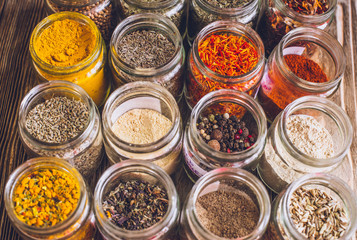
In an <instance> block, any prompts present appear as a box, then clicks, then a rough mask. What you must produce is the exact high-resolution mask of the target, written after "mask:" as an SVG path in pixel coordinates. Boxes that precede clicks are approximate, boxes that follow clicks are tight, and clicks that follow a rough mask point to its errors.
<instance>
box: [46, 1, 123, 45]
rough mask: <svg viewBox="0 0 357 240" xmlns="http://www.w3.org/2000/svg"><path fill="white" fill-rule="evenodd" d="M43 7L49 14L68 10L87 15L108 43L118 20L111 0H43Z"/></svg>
mask: <svg viewBox="0 0 357 240" xmlns="http://www.w3.org/2000/svg"><path fill="white" fill-rule="evenodd" d="M45 7H46V10H47V13H48V14H49V15H50V14H53V13H56V12H63V11H70V12H79V13H82V14H84V15H86V16H88V17H89V18H90V19H92V20H93V22H94V23H95V24H96V25H97V27H98V28H99V31H100V33H101V34H102V37H103V39H104V41H105V42H106V43H109V40H110V38H111V36H112V33H113V31H114V28H115V26H116V25H117V22H118V16H117V12H116V9H115V7H114V6H113V3H112V0H76V1H69V0H45Z"/></svg>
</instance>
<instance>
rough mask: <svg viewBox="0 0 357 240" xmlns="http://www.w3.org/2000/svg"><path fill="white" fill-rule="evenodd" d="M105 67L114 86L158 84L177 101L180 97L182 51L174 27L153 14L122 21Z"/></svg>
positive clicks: (180, 40)
mask: <svg viewBox="0 0 357 240" xmlns="http://www.w3.org/2000/svg"><path fill="white" fill-rule="evenodd" d="M109 66H110V68H111V70H112V73H113V76H114V87H115V88H118V87H119V86H121V85H123V84H125V83H128V82H136V81H149V82H154V83H157V84H160V85H161V86H163V87H165V88H166V89H167V90H169V92H170V93H171V94H172V95H173V96H174V97H175V98H176V100H179V99H180V98H181V96H182V91H183V84H184V79H185V78H184V70H185V50H184V48H183V43H182V38H181V35H180V33H179V31H178V30H177V28H176V26H175V25H174V24H173V23H172V21H170V20H169V19H167V18H165V17H163V16H160V15H156V14H153V13H145V14H137V15H134V16H130V17H128V18H126V19H125V20H123V21H122V22H121V23H120V24H119V25H118V26H117V27H116V29H115V31H114V33H113V36H112V39H111V42H110V57H109Z"/></svg>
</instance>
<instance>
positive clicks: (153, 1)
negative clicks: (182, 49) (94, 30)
mask: <svg viewBox="0 0 357 240" xmlns="http://www.w3.org/2000/svg"><path fill="white" fill-rule="evenodd" d="M116 4H117V5H118V6H117V8H118V10H119V15H120V17H121V19H122V20H124V19H125V18H127V17H129V16H131V15H136V14H141V13H153V14H156V15H160V16H164V17H166V18H168V19H170V20H171V21H172V22H173V23H174V24H175V26H176V27H177V28H178V30H179V31H180V33H181V34H182V36H184V35H185V31H186V18H187V0H149V1H146V0H116Z"/></svg>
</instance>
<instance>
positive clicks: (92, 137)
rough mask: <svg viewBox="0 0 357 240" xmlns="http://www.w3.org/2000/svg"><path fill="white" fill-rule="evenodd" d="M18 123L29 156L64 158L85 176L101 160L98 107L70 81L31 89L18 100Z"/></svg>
mask: <svg viewBox="0 0 357 240" xmlns="http://www.w3.org/2000/svg"><path fill="white" fill-rule="evenodd" d="M18 125H19V133H20V139H21V141H22V143H23V145H24V147H25V150H26V152H27V153H28V154H29V155H30V156H47V157H57V158H62V159H66V160H67V161H68V162H69V163H71V164H72V165H73V166H74V167H76V168H77V169H78V171H79V172H80V173H81V174H82V175H83V176H84V177H86V178H89V177H90V176H92V175H93V174H94V173H95V171H96V169H97V168H98V166H99V165H100V163H101V161H102V157H103V154H104V148H103V137H102V127H101V122H100V116H99V111H98V109H97V107H96V105H95V103H94V102H93V100H92V99H91V98H90V97H89V96H88V94H87V93H86V92H85V91H84V90H83V89H82V88H81V87H79V86H77V85H75V84H73V83H70V82H65V81H51V82H47V83H43V84H40V85H37V86H36V87H34V88H33V89H31V91H30V92H28V93H27V95H26V96H25V97H24V99H23V100H22V102H21V105H20V110H19V120H18Z"/></svg>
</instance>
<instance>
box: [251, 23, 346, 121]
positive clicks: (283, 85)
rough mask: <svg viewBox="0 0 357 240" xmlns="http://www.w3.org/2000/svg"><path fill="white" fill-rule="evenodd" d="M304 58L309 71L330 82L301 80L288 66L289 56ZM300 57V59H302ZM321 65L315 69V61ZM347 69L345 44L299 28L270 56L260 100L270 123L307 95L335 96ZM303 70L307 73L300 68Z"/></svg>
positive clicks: (259, 96)
mask: <svg viewBox="0 0 357 240" xmlns="http://www.w3.org/2000/svg"><path fill="white" fill-rule="evenodd" d="M287 56H293V57H300V56H301V57H303V58H304V61H309V64H308V65H307V66H308V67H309V68H311V69H310V70H308V71H315V72H317V70H319V71H322V72H323V73H324V74H325V76H326V78H327V81H326V82H313V81H308V80H306V79H302V78H300V77H298V76H297V75H296V74H295V73H294V72H293V71H292V70H291V69H290V67H289V66H288V65H287V62H286V60H285V57H287ZM301 57H300V58H301ZM311 61H312V62H314V63H315V64H317V65H318V66H317V68H320V69H321V70H320V69H313V68H312V67H311V66H312V62H311ZM345 68H346V57H345V54H344V51H343V49H342V46H341V44H340V43H339V42H338V41H337V40H336V39H335V38H334V37H332V36H331V35H329V34H328V33H326V32H324V31H322V30H319V29H314V28H298V29H295V30H293V31H291V32H289V33H288V34H287V35H286V36H285V37H284V38H283V39H282V40H281V42H280V43H279V45H278V46H277V47H276V48H275V49H274V51H273V52H272V54H271V55H270V56H269V59H268V63H267V66H266V71H265V73H264V76H263V78H262V82H261V87H260V89H259V92H258V99H259V102H260V104H261V105H262V107H263V109H264V111H265V114H266V115H267V118H268V120H270V121H273V120H274V118H275V117H276V116H277V115H278V114H279V113H280V112H281V111H282V110H283V109H284V108H285V107H286V106H287V105H288V104H289V103H291V102H292V101H294V100H295V99H297V98H299V97H302V96H306V95H318V96H322V97H329V96H331V95H332V94H333V93H334V92H335V91H336V90H337V88H338V86H339V84H340V82H341V80H342V77H343V73H344V71H345ZM300 71H301V72H302V71H303V70H302V69H301V68H300Z"/></svg>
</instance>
